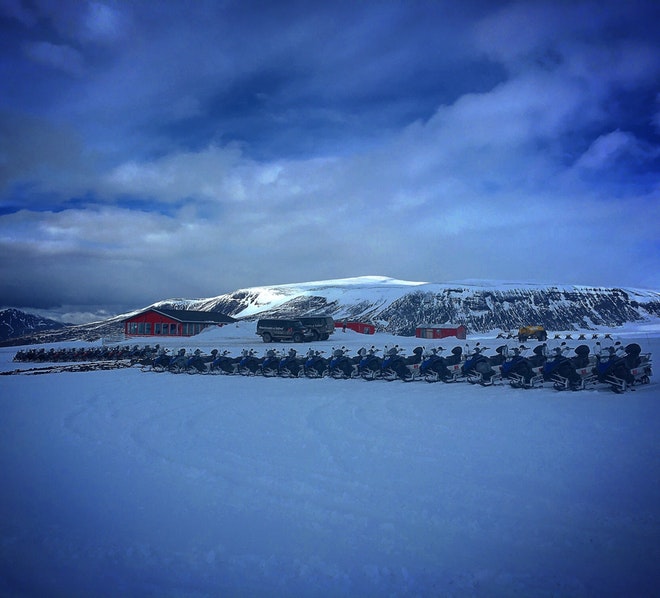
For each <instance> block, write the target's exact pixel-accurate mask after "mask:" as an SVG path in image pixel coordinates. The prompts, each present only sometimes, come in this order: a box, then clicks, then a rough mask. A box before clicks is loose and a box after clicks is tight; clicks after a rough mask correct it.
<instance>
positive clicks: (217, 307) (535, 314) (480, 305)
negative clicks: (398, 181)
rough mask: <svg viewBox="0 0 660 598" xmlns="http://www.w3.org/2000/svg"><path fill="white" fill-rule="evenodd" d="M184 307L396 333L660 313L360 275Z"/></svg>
mask: <svg viewBox="0 0 660 598" xmlns="http://www.w3.org/2000/svg"><path fill="white" fill-rule="evenodd" d="M168 305H170V304H168ZM186 306H187V307H188V308H189V309H201V310H210V311H220V312H223V313H227V314H229V315H232V316H234V317H237V318H246V319H251V318H256V317H264V316H271V317H273V316H284V315H291V314H295V315H311V314H321V313H323V314H329V315H331V316H333V317H334V318H335V319H336V320H342V319H351V320H361V321H368V322H372V323H374V324H376V326H377V329H379V330H383V331H387V332H391V333H394V334H402V335H412V334H414V331H415V327H416V326H418V325H420V324H444V323H452V324H464V325H466V326H467V328H468V330H470V331H472V332H488V331H491V330H503V331H508V330H514V329H517V328H518V327H519V326H521V325H524V324H542V325H544V326H545V327H546V328H547V329H548V330H589V329H594V328H597V327H608V328H613V327H617V326H622V325H624V324H626V323H629V322H642V321H644V320H650V319H657V318H660V292H657V291H647V290H639V289H622V288H600V287H583V286H566V285H561V286H560V285H532V284H516V283H501V282H498V283H485V282H484V283H477V284H440V283H414V282H406V281H398V280H394V279H390V278H383V277H360V278H352V279H343V280H336V281H321V282H316V283H302V284H293V285H280V286H270V287H255V288H251V289H242V290H239V291H235V292H234V293H229V294H227V295H220V296H219V297H215V298H213V299H205V300H199V301H195V302H188V303H187V304H186ZM179 307H181V305H180V304H179Z"/></svg>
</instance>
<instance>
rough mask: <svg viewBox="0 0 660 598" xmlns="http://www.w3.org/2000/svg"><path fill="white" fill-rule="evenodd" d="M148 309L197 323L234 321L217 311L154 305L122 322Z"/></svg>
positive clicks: (183, 320)
mask: <svg viewBox="0 0 660 598" xmlns="http://www.w3.org/2000/svg"><path fill="white" fill-rule="evenodd" d="M149 311H155V312H156V313H159V314H162V315H164V316H167V317H168V318H172V319H173V320H176V321H177V322H194V323H199V324H229V323H230V322H236V320H235V319H234V318H232V317H231V316H227V315H225V314H221V313H219V312H217V311H193V310H192V309H160V308H155V307H150V308H148V309H145V310H143V311H141V312H140V313H139V314H135V315H132V316H131V317H130V318H126V319H125V320H124V322H126V321H128V320H132V319H133V318H135V317H137V316H141V315H142V314H144V313H147V312H149Z"/></svg>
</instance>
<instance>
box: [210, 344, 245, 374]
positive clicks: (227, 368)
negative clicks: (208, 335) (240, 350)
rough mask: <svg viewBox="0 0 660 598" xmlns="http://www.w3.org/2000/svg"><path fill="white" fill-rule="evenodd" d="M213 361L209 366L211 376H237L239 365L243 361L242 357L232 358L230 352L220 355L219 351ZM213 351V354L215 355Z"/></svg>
mask: <svg viewBox="0 0 660 598" xmlns="http://www.w3.org/2000/svg"><path fill="white" fill-rule="evenodd" d="M213 351H216V353H215V355H214V359H213V361H211V364H210V365H209V373H211V374H237V373H238V364H239V363H240V361H241V358H240V357H230V356H229V351H223V352H222V353H218V352H217V349H213ZM213 351H211V354H212V355H213Z"/></svg>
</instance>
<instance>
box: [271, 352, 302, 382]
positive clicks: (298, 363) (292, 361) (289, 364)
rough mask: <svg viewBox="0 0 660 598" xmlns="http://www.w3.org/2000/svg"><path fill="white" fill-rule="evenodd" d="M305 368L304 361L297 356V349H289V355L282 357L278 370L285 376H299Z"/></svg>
mask: <svg viewBox="0 0 660 598" xmlns="http://www.w3.org/2000/svg"><path fill="white" fill-rule="evenodd" d="M302 370H303V361H302V360H301V359H300V358H299V357H297V351H296V350H295V349H289V353H288V355H286V356H284V357H283V358H282V359H280V362H279V364H278V366H277V371H278V374H279V375H280V376H282V377H283V378H297V377H298V376H299V375H300V372H302Z"/></svg>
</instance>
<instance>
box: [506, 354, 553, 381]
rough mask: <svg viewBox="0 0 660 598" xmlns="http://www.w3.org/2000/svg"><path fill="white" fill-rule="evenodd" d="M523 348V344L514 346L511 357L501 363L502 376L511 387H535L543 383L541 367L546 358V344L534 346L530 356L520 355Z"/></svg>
mask: <svg viewBox="0 0 660 598" xmlns="http://www.w3.org/2000/svg"><path fill="white" fill-rule="evenodd" d="M525 350H527V347H525V346H524V345H523V346H521V347H516V348H514V349H513V350H512V351H513V356H512V357H511V359H507V360H506V361H505V362H504V363H503V364H502V368H501V374H502V377H503V378H507V379H508V380H509V384H510V385H511V386H512V387H513V388H536V387H538V386H542V384H543V380H544V377H543V367H544V366H545V363H546V361H547V360H548V358H547V346H546V344H545V343H544V344H542V345H537V346H536V347H534V350H533V353H534V355H532V356H531V357H525V356H524V355H522V351H525Z"/></svg>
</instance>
